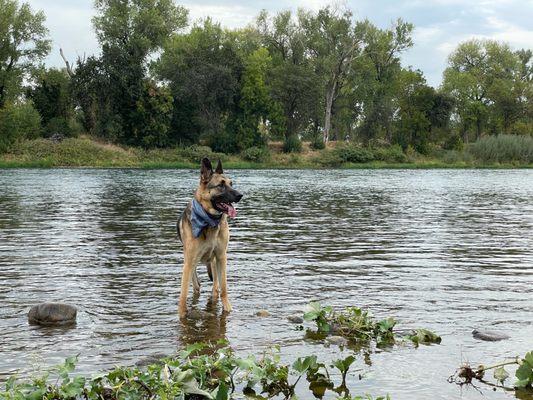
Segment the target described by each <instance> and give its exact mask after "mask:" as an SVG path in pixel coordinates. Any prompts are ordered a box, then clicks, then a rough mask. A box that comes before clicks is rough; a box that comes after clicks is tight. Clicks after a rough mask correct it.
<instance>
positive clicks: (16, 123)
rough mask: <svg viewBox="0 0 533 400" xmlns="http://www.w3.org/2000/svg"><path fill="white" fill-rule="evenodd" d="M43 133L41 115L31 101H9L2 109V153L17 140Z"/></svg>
mask: <svg viewBox="0 0 533 400" xmlns="http://www.w3.org/2000/svg"><path fill="white" fill-rule="evenodd" d="M40 133H41V117H40V115H39V113H38V112H37V110H36V109H35V108H34V107H33V105H32V104H31V103H20V104H14V103H8V104H6V105H5V107H4V108H2V109H0V153H3V152H6V151H7V150H8V149H9V148H10V147H11V146H12V145H13V144H14V143H15V142H16V141H18V140H24V139H34V138H37V137H39V135H40Z"/></svg>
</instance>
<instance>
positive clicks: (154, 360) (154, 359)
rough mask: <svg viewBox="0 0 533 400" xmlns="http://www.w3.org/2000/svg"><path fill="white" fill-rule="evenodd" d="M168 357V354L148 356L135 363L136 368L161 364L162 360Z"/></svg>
mask: <svg viewBox="0 0 533 400" xmlns="http://www.w3.org/2000/svg"><path fill="white" fill-rule="evenodd" d="M166 357H168V354H165V353H154V354H150V355H149V356H146V357H143V358H141V359H140V360H139V361H137V362H136V363H135V366H136V367H146V366H148V365H154V364H159V363H161V360H162V359H163V358H166Z"/></svg>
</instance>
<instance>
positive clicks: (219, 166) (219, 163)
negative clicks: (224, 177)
mask: <svg viewBox="0 0 533 400" xmlns="http://www.w3.org/2000/svg"><path fill="white" fill-rule="evenodd" d="M215 172H216V173H217V174H223V173H224V171H222V161H220V158H219V159H218V163H217V168H216V169H215Z"/></svg>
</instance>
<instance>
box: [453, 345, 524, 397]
mask: <svg viewBox="0 0 533 400" xmlns="http://www.w3.org/2000/svg"><path fill="white" fill-rule="evenodd" d="M509 365H517V366H518V368H517V369H516V372H515V377H516V381H515V382H514V384H513V386H512V387H509V386H505V385H504V383H505V381H506V380H507V379H508V378H509V376H510V374H509V373H508V372H507V370H506V369H505V367H506V366H509ZM491 370H492V371H493V377H494V379H495V380H496V384H494V383H492V382H490V381H488V380H486V374H485V373H486V372H487V371H491ZM473 380H477V381H479V382H482V383H484V384H487V385H489V386H500V387H501V388H503V389H505V390H515V389H518V390H530V391H531V390H533V351H530V352H528V353H526V355H525V356H524V358H520V357H515V358H512V359H509V360H508V361H504V362H501V363H498V364H495V365H490V366H484V365H480V366H479V367H477V368H475V369H474V368H472V367H471V366H470V365H469V364H465V365H463V366H461V367H460V368H459V369H458V370H457V371H455V373H454V374H453V375H452V376H450V377H449V378H448V382H450V383H456V384H458V385H464V384H472V381H473Z"/></svg>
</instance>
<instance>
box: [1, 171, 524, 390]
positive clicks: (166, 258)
mask: <svg viewBox="0 0 533 400" xmlns="http://www.w3.org/2000/svg"><path fill="white" fill-rule="evenodd" d="M230 174H231V175H232V177H233V178H234V182H235V184H236V187H237V188H238V189H239V190H241V191H242V192H243V193H244V194H245V197H244V198H243V200H242V201H241V203H240V204H239V207H238V211H239V215H238V217H237V219H236V220H234V221H232V223H231V227H230V229H231V236H232V238H231V242H230V246H229V247H230V248H229V256H228V270H229V272H228V274H229V277H228V281H229V293H230V299H231V300H232V304H233V308H234V311H233V312H232V313H231V314H230V315H228V316H224V315H221V307H220V305H216V306H213V305H211V304H209V302H208V298H209V293H210V282H209V281H208V278H207V274H206V272H205V268H203V267H200V268H199V275H200V279H201V281H202V294H201V295H200V297H199V298H198V299H194V300H193V299H191V300H190V308H191V309H192V310H194V311H195V312H194V313H193V314H195V315H193V317H191V318H189V319H188V320H186V321H184V322H180V321H179V319H178V316H177V299H178V295H179V279H180V273H181V267H180V266H181V263H182V254H181V246H180V245H179V243H178V241H177V239H176V233H175V221H176V218H177V216H178V214H179V212H180V211H181V210H182V209H183V207H184V206H185V205H186V203H187V201H188V200H189V199H190V198H191V196H192V192H193V189H194V188H195V186H196V184H197V181H198V173H197V172H196V171H139V170H81V169H76V170H3V171H1V170H0V381H2V380H5V379H6V378H7V376H8V375H10V374H11V373H13V372H14V371H17V370H20V371H23V372H27V371H29V369H30V367H31V366H32V365H40V366H47V365H53V364H57V363H59V362H61V361H62V360H63V358H64V357H66V356H69V355H73V354H77V353H80V361H79V370H80V371H82V372H83V373H87V374H91V373H94V372H97V371H98V370H101V369H105V368H108V367H111V366H113V365H117V364H118V365H131V364H133V363H135V362H136V361H138V360H139V359H141V358H142V357H145V356H149V355H150V354H153V353H165V354H170V353H172V352H174V351H176V350H177V349H179V348H180V347H181V346H183V345H184V344H185V343H190V342H193V341H196V340H208V339H218V338H225V339H227V340H228V341H229V342H230V344H231V345H232V347H234V348H235V349H236V350H237V352H238V353H242V354H243V355H244V354H246V353H248V352H259V351H261V350H263V349H264V348H265V347H267V346H269V345H271V344H279V345H281V347H282V352H283V354H284V355H285V357H286V359H287V361H290V360H292V359H294V358H295V357H297V356H299V355H308V354H312V353H315V354H317V355H318V356H319V358H320V359H324V360H328V359H330V358H332V357H335V358H337V357H338V355H339V349H338V348H337V347H329V348H327V347H324V345H323V344H321V343H313V342H310V341H305V340H304V333H303V332H301V331H297V330H295V329H294V328H295V326H294V325H293V324H291V323H289V322H288V321H287V320H286V317H287V316H288V315H290V314H293V313H295V312H298V311H299V310H301V309H302V308H303V307H304V306H305V305H306V304H307V303H308V302H309V301H311V300H320V301H321V302H323V303H327V304H331V305H333V306H336V307H342V306H345V305H358V306H361V307H365V308H369V309H371V310H372V311H373V312H374V314H375V315H376V316H378V317H381V316H383V317H385V316H394V317H395V318H396V319H398V320H399V324H400V326H403V327H426V328H430V329H433V330H435V331H436V332H438V333H440V334H441V335H442V338H443V342H442V344H441V345H433V346H421V347H420V348H418V349H414V348H413V347H411V346H398V347H395V348H392V349H388V350H377V351H374V352H372V353H371V354H370V356H369V357H367V358H366V360H365V358H364V357H363V356H362V355H359V356H358V361H357V362H356V366H355V367H354V371H352V373H351V376H352V380H351V383H350V387H351V389H352V393H354V394H357V393H365V392H368V393H373V394H375V395H378V394H385V393H389V394H391V396H392V398H393V399H394V400H399V399H430V398H431V399H450V398H464V399H482V398H483V399H509V398H512V397H513V396H512V395H510V394H505V393H503V392H501V391H497V392H493V391H491V390H490V389H489V388H488V387H487V388H486V387H483V388H481V390H482V392H483V393H482V394H481V393H479V392H478V391H476V390H474V389H471V388H470V389H467V388H463V389H461V388H459V387H457V386H455V385H452V384H449V383H447V382H446V379H447V377H448V376H449V375H451V374H452V373H453V372H454V371H455V369H456V368H457V367H458V366H459V364H460V363H461V362H462V361H465V360H466V361H469V362H471V363H472V364H473V365H478V363H485V364H491V363H495V362H498V361H501V360H502V359H503V358H505V357H508V356H515V355H523V354H525V352H526V351H528V350H532V349H533V171H528V170H512V171H503V170H502V171H489V170H482V171H470V170H469V171H385V170H382V171H370V170H361V171H233V172H232V171H230ZM43 301H63V302H67V303H70V304H73V305H76V306H77V307H78V310H79V311H78V323H77V325H76V327H75V328H71V329H51V328H38V327H33V326H29V325H28V323H27V317H26V314H27V312H28V310H29V308H30V307H31V306H32V305H34V304H36V303H38V302H43ZM260 309H267V310H268V311H269V312H270V314H271V316H270V317H266V318H260V317H257V316H255V313H256V312H257V311H258V310H260ZM203 311H207V312H203ZM475 328H478V329H479V328H489V329H492V330H499V331H502V332H505V333H507V334H508V335H510V336H511V338H510V339H509V340H506V341H502V342H494V343H491V342H480V341H477V340H476V339H474V338H473V337H472V334H471V331H472V330H473V329H475ZM347 354H348V351H347V350H344V355H347ZM365 361H366V362H365ZM357 374H362V376H363V379H362V380H360V381H359V380H358V379H357V378H355V376H356V375H357ZM511 380H512V379H511ZM305 396H307V397H309V394H305V395H304V397H305Z"/></svg>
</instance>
